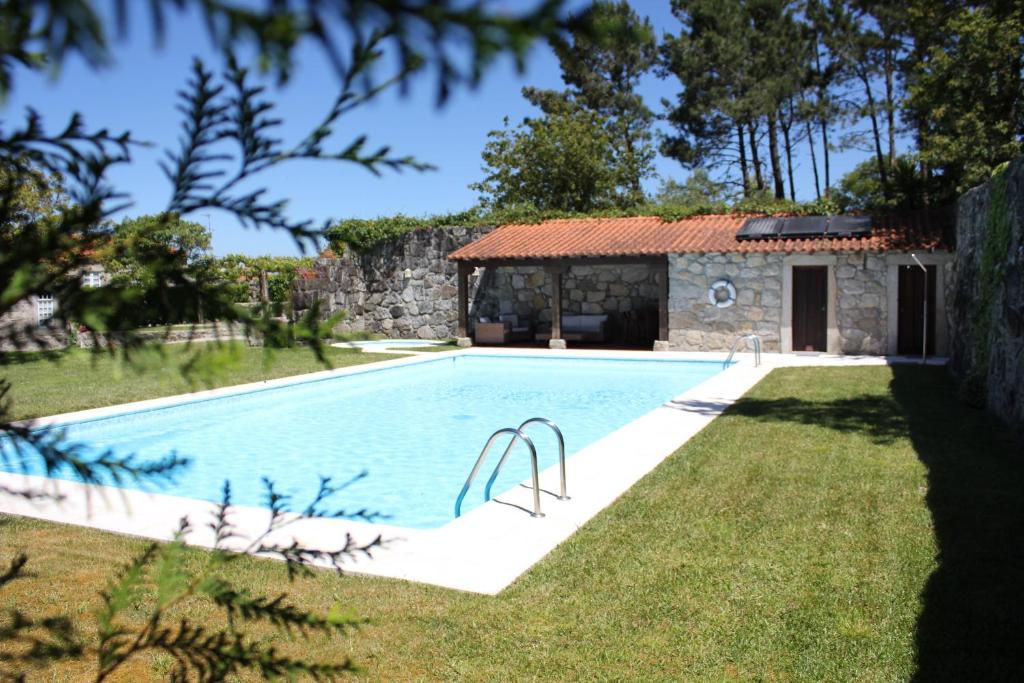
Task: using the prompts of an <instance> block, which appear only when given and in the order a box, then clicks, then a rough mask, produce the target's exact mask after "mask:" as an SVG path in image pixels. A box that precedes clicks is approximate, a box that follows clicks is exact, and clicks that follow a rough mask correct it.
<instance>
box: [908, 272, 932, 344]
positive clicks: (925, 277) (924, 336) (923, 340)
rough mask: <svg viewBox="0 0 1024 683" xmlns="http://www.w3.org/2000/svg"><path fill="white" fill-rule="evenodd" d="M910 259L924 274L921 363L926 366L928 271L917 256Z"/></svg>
mask: <svg viewBox="0 0 1024 683" xmlns="http://www.w3.org/2000/svg"><path fill="white" fill-rule="evenodd" d="M910 258H912V259H914V263H916V264H917V265H918V266H919V267H920V268H921V270H922V271H923V272H924V329H923V330H922V334H921V363H922V364H924V363H925V361H926V358H927V355H928V269H927V268H925V267H924V264H923V263H921V261H920V260H919V259H918V258H917V254H911V255H910Z"/></svg>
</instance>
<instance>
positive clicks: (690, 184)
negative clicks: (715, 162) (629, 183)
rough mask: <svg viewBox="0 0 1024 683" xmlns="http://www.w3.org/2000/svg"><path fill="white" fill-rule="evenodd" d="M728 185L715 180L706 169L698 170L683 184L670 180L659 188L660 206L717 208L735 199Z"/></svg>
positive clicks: (657, 197) (655, 199)
mask: <svg viewBox="0 0 1024 683" xmlns="http://www.w3.org/2000/svg"><path fill="white" fill-rule="evenodd" d="M734 198H735V197H734V195H733V194H732V193H730V192H729V189H728V184H726V183H721V182H717V181H715V180H713V179H712V178H711V176H710V175H709V174H708V172H707V170H706V169H703V168H697V169H694V170H693V172H692V173H691V174H690V175H689V176H688V177H687V178H686V181H685V182H683V183H678V182H676V181H675V180H673V179H671V178H670V179H668V180H666V181H665V182H663V183H662V184H661V187H660V188H658V193H657V194H656V195H655V196H654V201H655V202H656V203H658V204H663V205H671V206H685V207H702V206H716V205H719V204H724V203H726V202H729V201H731V200H732V199H734Z"/></svg>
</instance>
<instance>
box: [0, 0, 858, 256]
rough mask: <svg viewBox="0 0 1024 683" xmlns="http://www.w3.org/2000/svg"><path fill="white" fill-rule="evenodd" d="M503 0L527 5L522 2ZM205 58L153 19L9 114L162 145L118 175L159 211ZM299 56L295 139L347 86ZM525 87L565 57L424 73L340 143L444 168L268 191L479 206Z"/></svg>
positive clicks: (177, 22)
mask: <svg viewBox="0 0 1024 683" xmlns="http://www.w3.org/2000/svg"><path fill="white" fill-rule="evenodd" d="M140 4H141V3H140ZM501 4H505V5H509V6H513V7H515V6H517V3H514V2H511V1H509V2H506V3H501ZM577 4H579V3H577ZM633 5H634V7H635V8H636V9H637V11H638V12H639V13H640V14H642V15H647V16H649V17H650V18H651V21H652V23H653V24H654V27H655V29H656V31H657V33H658V35H659V36H660V35H661V34H662V33H664V32H666V31H667V32H671V33H674V32H676V31H677V30H678V28H677V22H676V20H675V19H674V18H673V17H672V15H671V12H670V9H669V2H668V0H633ZM140 14H141V13H140ZM195 56H199V57H200V58H203V59H204V60H205V61H207V63H208V64H210V65H211V66H214V65H218V64H219V61H218V59H217V58H216V57H215V56H214V55H213V53H212V51H211V50H210V49H209V42H208V40H207V38H206V34H205V31H204V30H203V28H202V27H201V26H200V25H199V23H198V21H196V20H195V18H194V17H190V16H187V15H179V16H177V17H172V20H171V22H169V35H168V41H167V43H166V45H165V46H163V47H162V48H155V47H154V44H153V40H152V37H151V35H150V33H149V31H148V28H147V26H146V25H145V22H142V21H140V22H139V25H138V26H137V27H136V30H133V31H132V32H131V34H130V37H129V39H128V40H125V41H121V40H118V41H115V49H114V58H115V63H114V64H113V65H111V66H109V67H106V68H103V69H100V70H93V69H91V68H90V67H88V66H86V65H84V64H83V63H82V62H81V61H80V60H77V59H72V60H70V61H69V62H68V63H67V64H66V66H65V68H64V70H63V71H62V72H61V73H60V74H59V75H57V76H56V77H51V76H47V75H40V74H32V73H21V74H19V75H18V77H17V79H16V81H15V87H14V92H13V93H12V95H11V97H10V98H9V99H8V101H7V102H5V103H4V105H3V108H2V110H0V111H2V113H0V117H2V118H3V119H4V120H5V125H10V123H11V122H13V121H14V120H17V119H18V118H19V117H20V116H21V115H22V114H23V112H24V109H25V107H26V106H32V107H34V108H35V109H37V110H38V111H39V112H40V113H41V114H42V115H43V117H44V120H45V121H46V123H47V124H48V125H49V126H50V127H51V128H53V129H56V128H57V127H58V126H61V125H63V123H64V122H65V121H66V119H67V117H68V116H69V115H70V114H71V113H72V112H74V111H80V112H81V113H82V114H83V115H84V116H85V118H86V121H87V123H88V124H89V125H90V126H91V127H107V128H109V129H111V130H112V131H120V130H124V129H128V130H131V131H132V132H133V134H134V135H135V136H136V137H137V138H140V139H143V140H147V141H150V142H153V143H155V148H154V149H147V150H142V151H140V152H138V153H136V158H135V160H134V162H133V163H132V164H131V166H130V167H127V168H124V167H123V168H121V169H118V170H116V171H115V172H114V173H112V175H111V178H112V180H113V181H114V183H115V184H116V186H117V187H118V188H119V189H121V190H123V191H125V192H127V193H128V194H129V195H130V197H131V200H132V201H133V206H132V207H131V208H130V209H129V210H128V211H127V214H128V215H135V214H141V213H151V212H156V211H159V210H161V209H162V208H163V207H164V206H165V205H166V204H167V201H168V198H169V193H170V187H169V185H168V183H167V181H166V179H165V178H164V177H163V176H162V174H161V172H160V170H159V168H158V167H157V163H156V162H157V161H158V159H159V158H161V156H162V152H160V151H159V150H161V149H163V148H166V147H173V146H174V143H175V140H176V139H177V136H178V134H179V125H180V117H179V114H178V112H177V111H176V110H175V105H176V99H175V93H176V91H177V90H178V88H180V87H181V85H182V84H183V83H184V82H185V79H186V78H187V77H188V74H189V69H190V64H191V62H192V59H193V57H195ZM298 60H299V65H298V68H297V69H296V73H295V75H294V77H293V78H292V80H291V82H290V83H289V84H288V85H287V86H285V87H283V88H280V89H277V88H275V87H273V86H271V94H272V95H273V96H274V99H275V100H276V102H277V103H278V106H279V108H278V111H277V114H278V115H279V116H280V117H281V118H282V119H283V120H284V124H283V126H282V128H281V130H280V134H281V136H282V137H283V138H284V139H285V140H286V141H294V140H296V139H298V138H299V137H300V136H301V135H303V134H304V133H306V132H307V131H308V129H309V128H310V127H311V126H312V125H314V124H315V123H316V122H317V121H318V120H319V119H320V117H322V116H323V114H324V112H326V110H327V108H328V107H329V106H330V104H331V102H332V100H333V98H334V95H335V91H336V87H337V78H336V76H335V74H334V73H333V72H332V71H331V70H330V68H329V67H328V65H327V64H326V63H325V61H324V60H323V59H322V57H321V55H320V53H319V52H318V51H317V50H316V49H313V48H310V49H303V50H301V51H300V52H299V54H298ZM525 85H532V86H537V87H543V88H560V87H562V82H561V78H560V71H559V67H558V61H557V59H555V57H554V55H553V54H552V52H551V50H550V49H549V48H548V47H547V46H546V45H544V44H541V43H538V44H537V45H536V46H535V47H534V49H533V51H532V52H531V54H530V57H529V59H528V61H527V68H526V71H525V72H524V73H522V74H520V73H517V72H516V70H515V69H514V68H513V65H512V64H511V63H510V62H509V61H507V60H503V61H501V62H499V63H497V64H495V65H494V67H493V68H492V69H491V70H490V71H488V72H487V73H486V74H485V76H484V79H483V82H482V83H481V84H480V86H479V87H477V88H476V89H472V90H470V89H460V90H458V91H456V92H455V93H454V95H453V96H452V97H451V98H450V99H449V101H448V102H447V104H446V105H445V106H444V107H443V108H438V107H437V106H436V98H435V94H436V93H435V90H434V87H433V86H434V83H433V81H432V79H431V78H430V77H423V78H420V79H418V80H416V81H414V82H413V87H412V88H411V90H410V91H409V92H408V93H407V95H405V96H401V95H399V94H398V92H397V90H396V91H393V92H388V93H385V94H384V95H383V96H381V97H380V98H379V99H377V100H376V101H374V102H372V103H370V104H369V105H367V106H365V107H364V108H362V109H360V110H357V111H355V112H353V113H352V114H351V115H350V116H349V117H348V120H347V121H345V122H343V123H342V124H341V125H340V126H339V128H338V132H337V136H336V138H335V139H336V140H337V142H338V144H339V145H340V144H343V143H345V142H347V141H348V140H350V139H351V138H352V137H355V136H356V135H360V134H366V135H368V136H369V142H370V143H371V144H380V145H383V144H387V145H390V146H391V147H392V149H393V150H394V151H395V152H396V153H400V154H411V155H413V156H415V157H417V158H418V159H420V160H423V161H427V162H429V163H432V164H434V165H435V166H437V167H438V170H436V171H431V172H426V173H416V172H405V173H402V174H395V173H391V172H385V174H384V175H383V176H382V177H375V176H373V175H371V174H369V173H368V172H366V171H365V170H363V169H361V168H358V167H355V166H353V165H351V164H337V163H334V164H328V163H314V162H309V163H301V164H292V165H290V166H288V167H286V168H283V169H278V170H275V171H274V172H272V173H269V174H267V175H265V176H264V180H263V183H262V184H263V185H265V186H266V187H267V188H269V190H270V192H271V194H272V195H273V196H274V197H278V198H284V199H287V200H288V202H289V208H288V211H289V214H290V215H291V216H292V217H293V218H296V219H297V218H312V219H315V220H317V221H322V220H324V219H328V218H353V217H355V218H370V217H375V216H380V215H392V214H395V213H405V214H410V215H424V214H432V213H443V212H448V211H458V210H462V209H466V208H469V207H470V206H472V205H473V204H474V203H475V202H476V198H477V197H476V193H475V192H473V191H472V190H470V189H469V188H468V187H467V186H468V185H469V184H470V183H472V182H475V181H477V180H479V179H480V178H481V176H482V172H481V170H480V152H481V150H482V149H483V146H484V144H485V142H486V138H487V132H488V131H490V130H493V129H496V128H500V127H501V125H502V119H503V118H504V117H505V116H508V117H509V118H510V119H511V120H512V121H513V122H516V121H518V120H521V119H522V118H523V117H524V116H527V115H530V114H531V113H535V112H533V111H532V108H531V107H530V106H529V105H528V103H527V102H526V101H525V100H524V99H523V98H522V96H521V95H520V89H521V88H522V87H523V86H525ZM678 88H679V86H678V82H677V81H675V80H664V81H662V80H659V79H658V78H656V77H654V76H653V75H652V76H649V77H648V78H646V79H645V81H644V82H643V84H642V87H641V93H642V94H643V96H644V98H645V100H646V102H647V104H648V106H649V107H651V108H652V109H653V110H655V111H656V112H658V111H661V109H662V107H661V104H660V101H661V99H662V98H669V99H671V98H672V97H674V95H675V93H676V92H677V90H678ZM865 156H866V155H865V154H864V153H862V152H846V153H842V154H837V155H834V156H833V177H834V178H838V177H840V176H841V175H842V174H843V173H845V172H846V171H848V170H850V169H851V168H852V167H853V166H854V165H855V164H856V163H857V162H858V161H860V160H861V159H863V158H864V157H865ZM656 168H657V172H658V174H659V178H655V179H651V180H649V181H648V182H647V183H646V184H645V186H646V189H647V190H648V191H651V192H653V191H654V190H656V189H657V187H658V185H659V183H660V180H661V179H662V178H675V179H677V180H682V179H684V178H685V177H686V172H685V171H684V170H683V169H682V167H681V166H680V165H679V164H678V163H676V162H674V161H672V160H670V159H666V158H663V157H659V158H658V160H657V164H656ZM796 175H797V183H796V184H797V195H798V198H800V199H810V198H813V196H814V187H813V180H812V175H811V170H810V162H809V161H808V160H806V159H804V158H801V159H800V160H799V165H798V168H797V171H796ZM190 218H192V219H193V220H197V221H200V222H203V223H206V222H209V224H210V225H211V227H212V229H213V234H214V251H215V252H216V253H217V254H220V255H223V254H226V253H231V252H241V253H247V254H267V253H270V254H294V253H297V251H296V248H295V245H294V244H293V243H292V241H291V239H290V238H289V237H287V236H286V235H282V234H275V233H273V232H266V231H264V232H254V231H252V230H246V229H243V228H242V227H240V226H239V225H237V224H236V222H235V221H234V220H233V219H232V218H230V217H228V216H226V215H221V214H216V213H214V214H211V215H199V216H191V217H190Z"/></svg>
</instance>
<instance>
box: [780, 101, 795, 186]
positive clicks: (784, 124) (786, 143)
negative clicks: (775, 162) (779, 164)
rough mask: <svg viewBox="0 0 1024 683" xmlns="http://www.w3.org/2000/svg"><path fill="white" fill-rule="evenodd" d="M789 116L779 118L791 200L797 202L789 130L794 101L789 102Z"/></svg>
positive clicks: (791, 122) (791, 125) (791, 123)
mask: <svg viewBox="0 0 1024 683" xmlns="http://www.w3.org/2000/svg"><path fill="white" fill-rule="evenodd" d="M788 104H789V114H788V115H786V116H780V117H779V127H780V128H781V129H782V142H783V150H784V151H785V152H786V176H787V177H788V178H789V198H790V199H792V200H793V201H794V202H795V201H796V187H795V186H794V185H793V144H792V141H791V140H790V137H789V129H790V128H792V127H793V101H792V100H790V101H789V103H788Z"/></svg>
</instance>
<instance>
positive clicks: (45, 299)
mask: <svg viewBox="0 0 1024 683" xmlns="http://www.w3.org/2000/svg"><path fill="white" fill-rule="evenodd" d="M56 309H57V302H56V301H54V299H53V295H52V294H40V295H39V296H37V297H36V320H37V322H38V323H39V324H40V325H42V324H43V323H45V322H46V321H47V320H49V319H50V318H52V317H53V313H54V311H55V310H56Z"/></svg>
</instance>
